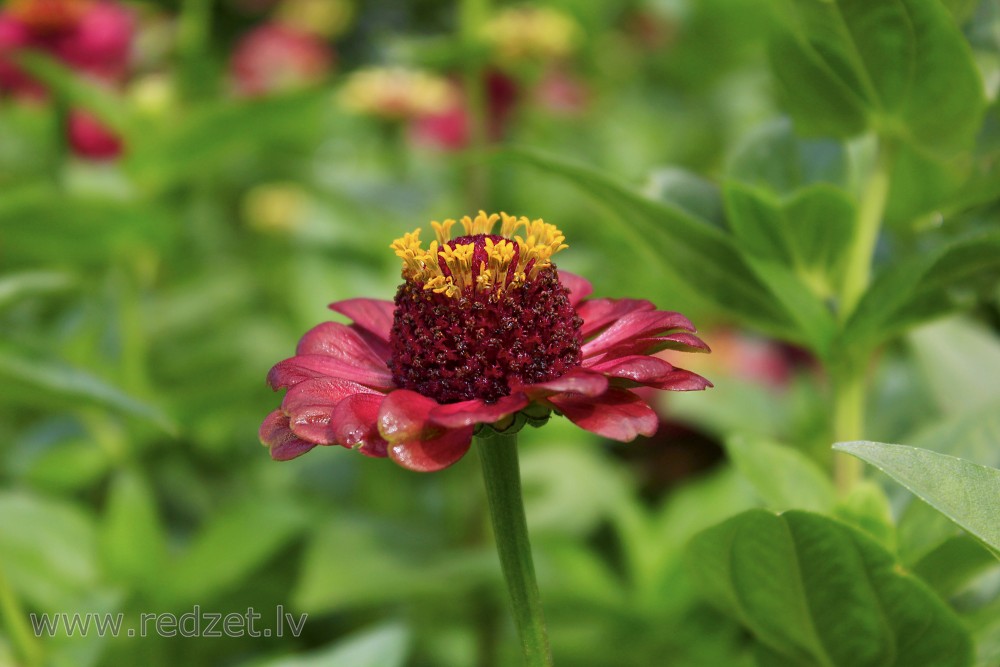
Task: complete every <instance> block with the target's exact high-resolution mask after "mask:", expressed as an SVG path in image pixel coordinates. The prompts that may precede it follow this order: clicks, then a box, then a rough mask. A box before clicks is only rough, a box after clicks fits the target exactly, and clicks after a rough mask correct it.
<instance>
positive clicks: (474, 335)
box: [389, 234, 583, 403]
mask: <svg viewBox="0 0 1000 667" xmlns="http://www.w3.org/2000/svg"><path fill="white" fill-rule="evenodd" d="M491 236H492V235H491ZM478 237H482V239H480V238H478ZM485 238H486V235H482V234H479V235H475V236H472V237H462V238H460V239H456V241H458V242H466V243H470V242H471V243H475V244H476V246H477V250H478V246H479V245H481V242H484V241H483V240H484V239H485ZM494 240H496V239H495V238H494ZM582 324H583V320H582V319H581V318H580V317H579V316H578V315H577V314H576V311H575V310H574V309H573V306H572V305H571V304H570V301H569V294H568V292H567V290H566V288H565V287H563V285H562V284H561V283H560V282H559V278H558V275H557V273H556V270H555V267H554V266H548V267H546V268H544V269H541V270H540V271H538V273H537V275H535V276H534V277H532V278H529V279H527V280H526V281H524V282H522V283H518V284H514V285H512V286H510V287H508V288H506V289H502V290H499V291H498V290H496V289H495V288H491V289H477V288H476V287H475V283H473V285H472V286H469V287H467V288H465V289H464V290H463V291H462V293H461V294H460V295H458V296H457V297H456V296H448V295H446V294H442V293H437V292H434V291H431V290H428V289H425V288H424V284H423V283H420V282H416V281H411V280H407V281H406V282H404V283H403V284H402V285H400V287H399V290H398V291H397V292H396V311H395V314H394V316H393V324H392V331H391V333H390V336H389V344H390V346H391V348H392V358H391V360H390V361H389V369H390V370H391V371H392V375H393V381H394V382H395V383H396V385H397V386H399V387H401V388H404V389H411V390H413V391H416V392H418V393H420V394H423V395H424V396H428V397H430V398H433V399H435V400H436V401H438V402H439V403H455V402H458V401H463V400H468V399H472V398H479V399H482V400H484V401H487V402H493V401H496V400H498V399H500V398H501V397H503V396H507V395H509V394H510V391H511V387H516V386H518V385H526V384H533V383H537V382H546V381H548V380H554V379H555V378H557V377H560V376H562V375H563V374H564V373H566V372H567V371H569V370H570V369H572V368H575V367H577V366H579V365H580V361H581V356H580V347H581V346H582V344H583V337H582V335H581V333H580V327H581V326H582Z"/></svg>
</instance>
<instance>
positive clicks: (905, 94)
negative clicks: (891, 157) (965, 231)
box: [771, 0, 985, 154]
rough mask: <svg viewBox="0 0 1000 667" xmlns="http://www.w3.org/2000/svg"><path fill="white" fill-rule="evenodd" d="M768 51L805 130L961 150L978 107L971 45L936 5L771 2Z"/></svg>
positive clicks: (899, 0) (911, 1) (894, 0)
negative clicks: (776, 27) (777, 24)
mask: <svg viewBox="0 0 1000 667" xmlns="http://www.w3.org/2000/svg"><path fill="white" fill-rule="evenodd" d="M776 4H777V6H778V8H779V16H780V17H781V18H782V19H783V20H784V22H785V25H786V32H784V33H782V34H780V35H778V36H777V37H776V38H775V39H774V41H773V43H772V46H771V53H772V58H771V62H772V67H773V68H774V70H775V74H776V76H777V79H778V81H779V85H780V88H781V90H782V92H783V94H784V97H785V101H786V103H787V104H788V107H789V110H790V112H791V113H792V115H793V117H794V118H795V120H796V123H797V124H798V125H799V127H800V128H801V129H802V130H803V131H805V132H806V133H830V134H834V135H836V136H841V137H845V136H851V135H854V134H857V133H859V131H861V129H863V128H869V129H874V130H875V131H877V132H878V133H879V134H882V135H885V136H889V137H896V138H899V139H902V140H904V141H908V142H913V143H915V144H918V145H920V146H923V147H925V148H927V149H930V150H934V151H937V152H940V153H944V154H947V153H953V152H955V151H957V150H959V149H961V148H963V147H966V146H967V145H968V144H969V143H970V142H971V140H972V137H973V135H974V133H975V131H976V129H977V128H978V126H979V121H980V116H981V113H982V110H983V107H984V105H985V99H984V92H983V85H982V82H981V80H980V78H979V73H978V70H977V69H976V66H975V64H974V62H973V59H972V53H971V49H970V48H969V45H968V44H967V43H966V41H965V39H964V38H963V36H962V33H961V31H960V30H959V29H958V27H957V26H956V25H955V23H954V21H953V20H952V17H951V16H950V15H949V13H948V11H947V10H946V9H945V8H944V7H943V6H942V5H941V3H940V2H939V0H886V1H884V2H868V1H867V0H833V1H829V2H817V1H816V0H777V2H776Z"/></svg>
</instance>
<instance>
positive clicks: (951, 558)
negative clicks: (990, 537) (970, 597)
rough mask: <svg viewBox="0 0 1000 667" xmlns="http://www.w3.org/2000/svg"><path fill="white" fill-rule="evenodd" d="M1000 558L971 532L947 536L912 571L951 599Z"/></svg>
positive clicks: (939, 592) (940, 593)
mask: <svg viewBox="0 0 1000 667" xmlns="http://www.w3.org/2000/svg"><path fill="white" fill-rule="evenodd" d="M996 564H997V559H996V558H995V557H994V555H993V554H992V553H991V552H990V550H989V549H987V548H985V547H984V546H983V545H982V543H981V542H979V541H978V540H975V539H973V538H972V537H970V536H968V535H964V534H963V535H956V536H954V537H951V538H948V539H947V540H945V541H944V542H942V543H941V544H939V545H938V546H937V547H935V548H934V549H932V550H931V551H930V552H928V553H927V554H925V555H924V556H923V557H922V558H921V559H920V560H918V561H917V562H916V563H915V564H914V565H913V573H914V574H916V575H917V576H918V577H920V578H921V579H923V580H924V581H925V582H926V583H927V585H928V586H930V587H931V588H933V589H934V590H935V591H937V592H938V594H939V595H941V597H944V598H948V597H950V596H952V595H954V594H955V593H956V592H958V590H959V589H960V588H961V587H962V586H963V585H965V584H966V583H968V582H969V581H971V580H972V579H973V578H974V577H975V576H976V575H978V574H980V573H982V572H984V571H986V570H988V569H990V568H995V567H996Z"/></svg>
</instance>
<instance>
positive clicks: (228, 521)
mask: <svg viewBox="0 0 1000 667" xmlns="http://www.w3.org/2000/svg"><path fill="white" fill-rule="evenodd" d="M307 520H308V516H307V515H306V514H305V513H303V512H302V511H301V508H299V507H297V506H295V505H293V504H292V503H290V502H281V501H277V500H275V499H273V498H266V497H262V498H259V499H254V500H246V501H243V502H241V503H239V504H237V505H234V506H233V507H230V508H228V509H226V510H224V511H222V512H220V513H218V514H216V515H214V516H213V517H212V519H211V521H210V522H209V523H208V524H207V525H206V526H205V527H204V528H202V530H201V531H200V532H199V533H198V534H197V535H196V536H195V538H194V541H193V542H192V543H191V545H190V546H189V547H188V548H187V550H186V551H185V552H184V553H183V554H182V555H181V557H180V559H179V560H178V561H177V562H176V563H174V564H173V566H172V567H170V568H168V569H167V576H166V577H164V578H163V579H161V582H160V586H159V588H158V589H157V590H156V591H155V592H156V593H158V594H159V595H161V596H162V597H163V598H164V599H165V600H166V601H168V602H171V603H174V604H187V603H190V602H191V601H197V602H199V603H201V604H204V603H205V602H207V601H210V600H212V599H214V598H215V597H216V596H218V595H220V594H222V593H226V592H228V591H230V590H232V589H233V588H236V587H238V586H239V585H240V584H243V583H244V582H246V580H247V578H248V577H250V576H251V575H253V574H254V572H255V571H256V570H257V569H258V568H259V567H261V566H262V565H264V563H265V562H267V560H268V559H269V558H271V557H273V556H274V555H275V554H276V553H278V551H280V550H281V549H283V548H285V547H286V546H288V544H289V543H290V542H291V541H292V540H294V539H296V538H297V537H298V536H299V535H300V534H301V533H302V530H303V529H304V528H305V526H306V522H307Z"/></svg>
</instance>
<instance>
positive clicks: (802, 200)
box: [724, 181, 856, 312]
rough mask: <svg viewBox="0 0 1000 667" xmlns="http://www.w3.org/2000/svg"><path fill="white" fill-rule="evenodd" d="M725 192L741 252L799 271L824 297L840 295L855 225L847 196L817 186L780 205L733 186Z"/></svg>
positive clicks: (758, 192) (756, 191) (757, 192)
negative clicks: (778, 262) (744, 250)
mask: <svg viewBox="0 0 1000 667" xmlns="http://www.w3.org/2000/svg"><path fill="white" fill-rule="evenodd" d="M724 192H725V200H726V212H727V215H728V218H727V219H728V223H729V226H730V228H731V229H732V230H733V234H734V235H735V236H736V238H737V239H739V241H740V245H741V247H742V248H744V249H746V251H747V252H749V253H752V254H754V255H756V256H758V257H760V258H762V259H771V260H775V261H780V262H782V263H783V264H785V265H786V266H788V267H789V268H791V269H794V270H795V272H796V273H797V274H798V276H799V278H800V281H801V282H802V283H804V284H806V285H808V286H809V287H811V288H812V290H813V292H815V293H816V294H817V295H818V296H820V297H824V298H826V297H829V296H830V295H832V294H835V293H836V292H837V291H838V289H839V286H840V282H841V278H842V272H843V264H844V260H845V257H846V254H847V251H848V249H849V247H850V244H851V241H852V239H853V237H854V226H855V219H856V210H855V207H854V203H853V202H852V201H851V199H850V198H849V197H848V196H847V195H846V194H845V193H844V192H843V191H841V190H839V189H838V188H835V187H833V186H831V185H827V184H816V185H811V186H807V187H804V188H802V189H799V190H797V191H795V192H793V193H792V194H791V195H789V196H788V197H786V198H785V199H783V200H778V199H776V198H774V197H773V196H771V195H769V194H768V193H767V192H764V191H762V190H759V189H756V188H751V187H748V186H746V185H744V184H742V183H738V182H734V181H730V182H728V183H726V185H725V188H724ZM793 312H794V311H793Z"/></svg>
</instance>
